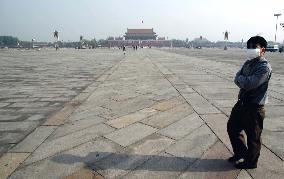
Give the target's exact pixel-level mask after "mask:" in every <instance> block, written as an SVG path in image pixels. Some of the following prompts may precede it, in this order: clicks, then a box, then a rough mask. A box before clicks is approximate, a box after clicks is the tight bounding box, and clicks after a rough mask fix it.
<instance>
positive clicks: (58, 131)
mask: <svg viewBox="0 0 284 179" xmlns="http://www.w3.org/2000/svg"><path fill="white" fill-rule="evenodd" d="M267 57H268V59H269V60H270V61H271V64H272V68H273V70H274V71H273V76H272V79H271V83H270V90H269V97H270V99H269V101H270V102H269V104H268V105H267V106H266V112H267V113H266V119H265V122H264V130H263V134H262V136H263V147H262V150H261V157H260V159H259V165H258V168H257V169H254V170H237V169H235V168H234V167H233V166H232V164H230V163H228V162H227V161H226V159H227V158H228V157H230V156H231V155H232V152H231V151H232V149H231V146H230V142H229V139H228V136H227V132H226V123H227V120H228V116H229V115H230V111H231V108H232V106H233V105H234V103H235V102H236V99H237V94H238V88H237V87H236V86H235V85H234V83H233V77H234V74H235V73H236V72H237V70H238V69H239V68H240V65H241V64H242V63H243V62H244V51H243V50H236V49H230V50H228V51H223V50H216V49H202V50H193V49H139V50H138V51H133V50H131V49H128V50H127V53H126V55H125V56H124V55H123V53H122V51H119V50H117V49H95V50H80V51H79V50H75V49H69V50H67V49H61V50H59V51H54V50H41V51H19V50H1V51H0V178H1V179H2V178H19V179H23V178H24V179H25V178H32V179H33V178H34V179H38V178H68V179H75V178H76V179H77V178H147V179H148V178H161V179H164V178H210V179H211V178H217V179H219V178H228V179H231V178H232V179H235V178H237V179H250V178H256V179H258V178H272V179H273V178H283V176H284V165H283V159H284V117H283V116H284V66H283V65H284V62H283V61H284V55H283V54H279V53H275V54H272V53H267Z"/></svg>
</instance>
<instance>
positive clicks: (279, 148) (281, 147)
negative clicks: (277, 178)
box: [262, 130, 284, 160]
mask: <svg viewBox="0 0 284 179" xmlns="http://www.w3.org/2000/svg"><path fill="white" fill-rule="evenodd" d="M262 143H263V144H264V145H265V146H267V147H268V148H269V149H270V150H272V151H273V152H274V153H275V154H276V155H277V156H278V157H280V158H281V159H282V160H284V131H281V132H280V131H278V132H271V131H266V130H264V131H263V132H262Z"/></svg>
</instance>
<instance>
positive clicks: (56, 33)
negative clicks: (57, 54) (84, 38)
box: [53, 30, 59, 50]
mask: <svg viewBox="0 0 284 179" xmlns="http://www.w3.org/2000/svg"><path fill="white" fill-rule="evenodd" d="M53 37H54V47H55V49H56V50H58V48H59V44H58V41H59V32H58V31H57V30H54V32H53Z"/></svg>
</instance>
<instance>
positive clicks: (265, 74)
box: [234, 58, 272, 105]
mask: <svg viewBox="0 0 284 179" xmlns="http://www.w3.org/2000/svg"><path fill="white" fill-rule="evenodd" d="M271 72H272V68H271V66H270V64H269V63H268V61H267V60H266V59H265V58H255V59H252V60H247V61H246V62H245V63H244V65H243V67H242V69H241V70H240V71H239V72H238V73H237V74H236V77H235V80H234V82H235V84H236V85H237V86H238V87H239V88H240V92H239V100H240V101H242V102H243V103H253V104H259V105H264V104H266V103H267V100H268V98H267V90H268V83H269V80H270V77H271Z"/></svg>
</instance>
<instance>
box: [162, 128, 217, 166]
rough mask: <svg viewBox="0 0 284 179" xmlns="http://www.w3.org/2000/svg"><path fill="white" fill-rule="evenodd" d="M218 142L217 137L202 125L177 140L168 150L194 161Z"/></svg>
mask: <svg viewBox="0 0 284 179" xmlns="http://www.w3.org/2000/svg"><path fill="white" fill-rule="evenodd" d="M216 142H217V137H216V136H215V135H214V133H213V132H212V131H211V130H210V129H209V128H208V127H207V126H206V125H203V126H201V127H200V128H199V129H198V130H195V131H194V132H192V133H191V134H189V135H188V136H186V137H184V138H182V139H181V140H179V141H177V142H176V143H175V144H174V145H172V146H171V147H169V148H168V149H167V150H166V152H167V153H169V154H171V155H174V156H176V157H180V158H182V159H183V160H185V161H187V162H189V163H192V162H194V161H196V160H198V159H199V158H200V157H201V156H202V155H203V153H204V152H205V151H206V150H208V148H210V147H211V146H212V145H213V144H215V143H216Z"/></svg>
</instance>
